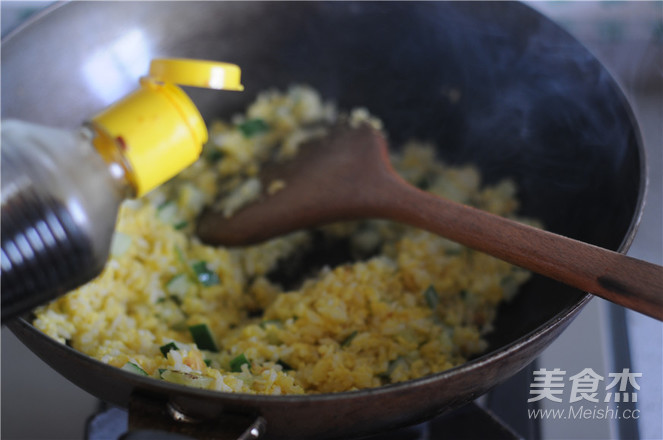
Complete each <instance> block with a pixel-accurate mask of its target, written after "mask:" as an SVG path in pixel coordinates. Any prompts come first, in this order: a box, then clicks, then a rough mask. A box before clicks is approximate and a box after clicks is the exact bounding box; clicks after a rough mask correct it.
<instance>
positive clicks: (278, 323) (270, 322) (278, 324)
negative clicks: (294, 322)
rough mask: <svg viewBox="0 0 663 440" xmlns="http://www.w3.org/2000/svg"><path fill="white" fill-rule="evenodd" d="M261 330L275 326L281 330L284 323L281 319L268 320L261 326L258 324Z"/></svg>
mask: <svg viewBox="0 0 663 440" xmlns="http://www.w3.org/2000/svg"><path fill="white" fill-rule="evenodd" d="M258 325H259V326H260V328H261V329H263V330H264V329H266V328H267V326H270V325H273V326H275V327H278V328H281V327H283V322H281V320H280V319H267V320H265V321H262V322H261V323H260V324H258Z"/></svg>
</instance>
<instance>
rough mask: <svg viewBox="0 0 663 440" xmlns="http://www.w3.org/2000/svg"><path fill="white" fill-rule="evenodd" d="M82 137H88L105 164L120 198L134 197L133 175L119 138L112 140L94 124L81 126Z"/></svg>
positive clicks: (124, 146) (134, 184)
mask: <svg viewBox="0 0 663 440" xmlns="http://www.w3.org/2000/svg"><path fill="white" fill-rule="evenodd" d="M83 135H84V136H86V137H88V139H89V140H90V143H91V144H92V146H93V147H94V148H95V149H96V150H97V152H98V153H99V156H101V158H102V159H103V160H104V162H105V163H106V167H107V171H108V175H109V176H110V177H111V178H112V180H113V183H114V186H115V188H117V189H118V190H119V191H120V196H121V197H123V198H125V199H129V198H135V197H136V182H135V179H134V174H133V171H132V168H131V165H130V164H129V161H128V160H127V158H126V156H125V155H124V151H125V150H126V148H127V146H126V145H125V144H124V142H123V141H122V139H121V138H116V139H114V138H112V137H111V136H109V135H108V134H107V133H105V132H104V131H103V130H101V129H99V128H98V127H96V126H95V124H94V123H86V124H85V125H84V126H83Z"/></svg>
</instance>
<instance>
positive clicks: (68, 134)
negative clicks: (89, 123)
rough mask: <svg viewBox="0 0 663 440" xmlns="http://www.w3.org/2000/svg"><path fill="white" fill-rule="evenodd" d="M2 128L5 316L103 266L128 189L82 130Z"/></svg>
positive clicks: (18, 125)
mask: <svg viewBox="0 0 663 440" xmlns="http://www.w3.org/2000/svg"><path fill="white" fill-rule="evenodd" d="M0 129H1V130H2V153H1V154H2V211H1V212H2V219H1V220H2V224H1V227H2V238H1V239H2V254H1V255H0V259H1V264H2V277H1V283H2V320H3V322H4V321H5V320H6V319H9V318H12V317H14V316H16V315H18V314H20V313H23V312H25V311H28V310H30V309H31V308H33V307H35V306H36V305H38V304H41V303H44V302H46V301H48V300H50V299H53V298H55V297H57V296H58V295H61V294H63V293H66V292H67V291H69V290H71V289H73V288H75V287H77V286H80V285H82V284H84V283H85V282H87V281H89V280H91V279H92V278H94V277H95V276H96V275H98V274H99V273H100V272H101V270H102V269H103V267H104V264H105V262H106V260H107V258H108V254H109V249H110V243H111V239H112V235H113V231H114V228H115V222H116V219H117V212H118V208H119V205H120V203H121V202H122V200H124V198H126V197H127V196H130V195H131V188H130V186H129V184H128V182H127V181H126V178H125V173H124V169H123V167H122V166H121V165H120V164H119V163H117V162H115V161H113V160H112V157H110V158H109V157H102V156H101V155H100V154H99V152H98V151H97V148H96V147H95V138H96V136H97V134H96V133H95V132H94V131H92V130H90V129H88V128H82V129H81V130H79V131H66V130H58V129H52V128H47V127H42V126H38V125H34V124H29V123H25V122H20V121H3V122H2V127H1V128H0Z"/></svg>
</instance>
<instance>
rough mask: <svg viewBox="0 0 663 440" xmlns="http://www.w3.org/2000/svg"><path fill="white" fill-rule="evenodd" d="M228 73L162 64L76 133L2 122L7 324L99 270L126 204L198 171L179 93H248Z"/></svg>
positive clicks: (188, 107) (215, 67) (197, 131)
mask: <svg viewBox="0 0 663 440" xmlns="http://www.w3.org/2000/svg"><path fill="white" fill-rule="evenodd" d="M240 75H241V71H240V69H239V67H238V66H236V65H234V64H229V63H220V62H213V61H202V60H190V59H156V60H153V61H152V62H151V64H150V69H149V74H148V75H147V76H145V77H143V78H141V79H140V86H139V87H138V88H137V89H136V90H135V91H134V92H132V93H130V94H129V95H127V96H126V97H124V98H123V99H122V100H120V101H119V102H117V103H115V104H113V105H111V106H110V107H108V108H107V109H105V110H104V111H102V112H101V113H99V114H97V115H95V116H93V117H92V118H90V120H89V121H87V122H86V123H84V124H83V125H82V126H81V127H80V128H79V129H77V130H62V129H56V128H50V127H44V126H40V125H36V124H31V123H28V122H24V121H15V120H7V121H2V123H1V126H0V130H1V133H2V137H1V139H2V153H1V154H2V177H1V178H2V211H1V215H2V219H1V221H2V225H1V228H2V238H1V240H2V253H1V254H0V263H1V265H2V278H1V283H2V291H1V292H2V321H3V323H4V322H5V321H6V320H7V319H11V318H13V317H15V316H17V315H19V314H21V313H24V312H26V311H28V310H30V309H32V308H34V307H35V306H36V305H39V304H42V303H44V302H47V301H49V300H51V299H53V298H55V297H57V296H59V295H61V294H64V293H66V292H68V291H69V290H71V289H73V288H75V287H78V286H80V285H82V284H84V283H86V282H87V281H90V280H91V279H93V278H94V277H95V276H97V275H98V274H99V273H100V272H101V271H102V269H103V267H104V265H105V263H106V261H107V259H108V256H109V252H110V245H111V240H112V236H113V232H114V229H115V223H116V220H117V214H118V209H119V206H120V204H121V203H122V201H124V200H125V199H128V198H134V197H140V196H142V195H144V194H146V193H147V192H149V191H150V190H151V189H153V188H155V187H156V186H158V185H160V184H161V183H163V182H165V181H166V180H168V179H170V178H171V177H173V176H174V175H176V174H177V173H179V172H180V171H181V170H183V169H184V168H186V167H187V166H188V165H190V164H191V163H193V162H194V161H195V160H196V159H197V158H198V156H199V155H200V152H201V150H202V146H203V144H204V143H205V142H206V141H207V136H208V133H207V129H206V126H205V123H204V121H203V119H202V116H201V115H200V113H199V112H198V109H197V108H196V106H195V105H194V103H193V102H192V101H191V99H190V98H189V97H188V96H187V94H186V93H185V92H184V91H183V90H182V89H181V88H180V87H179V86H178V85H182V86H195V87H205V88H212V89H222V90H235V91H241V90H243V86H242V85H241V82H240Z"/></svg>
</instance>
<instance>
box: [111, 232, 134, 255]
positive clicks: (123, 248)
mask: <svg viewBox="0 0 663 440" xmlns="http://www.w3.org/2000/svg"><path fill="white" fill-rule="evenodd" d="M129 247H131V235H127V234H124V233H122V232H115V233H114V234H113V240H112V241H111V247H110V254H111V256H112V257H115V258H117V257H121V256H122V255H124V254H125V253H126V252H127V251H128V250H129Z"/></svg>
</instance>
